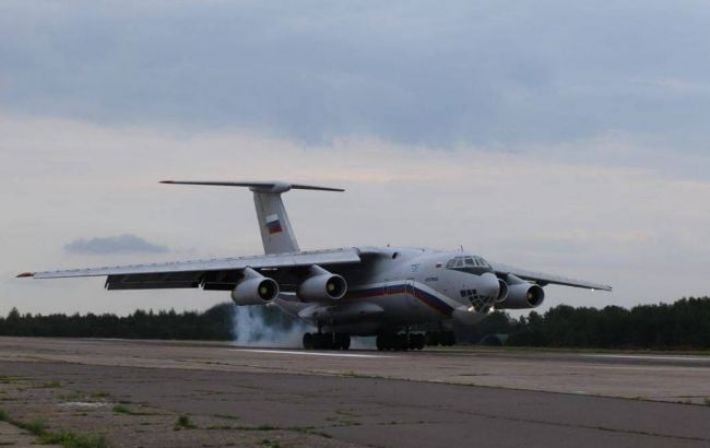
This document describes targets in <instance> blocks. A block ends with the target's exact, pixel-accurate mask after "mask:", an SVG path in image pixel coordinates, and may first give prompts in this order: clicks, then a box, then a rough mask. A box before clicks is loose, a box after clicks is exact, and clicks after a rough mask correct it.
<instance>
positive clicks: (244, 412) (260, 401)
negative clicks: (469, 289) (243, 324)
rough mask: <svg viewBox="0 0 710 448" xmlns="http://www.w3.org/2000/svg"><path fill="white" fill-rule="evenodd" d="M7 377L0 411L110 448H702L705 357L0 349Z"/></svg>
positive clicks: (223, 347)
mask: <svg viewBox="0 0 710 448" xmlns="http://www.w3.org/2000/svg"><path fill="white" fill-rule="evenodd" d="M0 372H1V373H0V375H2V376H0V379H2V377H6V378H14V380H12V381H9V382H8V381H5V382H3V381H0V391H2V394H0V409H3V410H5V411H6V412H7V413H8V414H11V415H13V416H17V418H18V419H31V418H36V417H37V416H44V417H45V418H47V420H48V421H49V422H51V423H52V425H55V426H56V427H62V428H65V427H68V428H70V429H72V428H73V429H75V430H83V431H87V430H89V431H91V432H102V433H105V434H106V437H107V439H108V441H109V444H110V446H185V447H188V446H281V447H299V446H303V447H306V446H309V447H310V446H324V447H326V446H327V447H331V446H332V447H346V446H376V447H395V446H396V447H400V446H417V447H438V446H444V445H454V444H461V443H465V444H467V445H469V444H470V445H473V444H478V445H482V446H491V447H508V446H522V445H525V446H541V445H545V446H550V447H557V446H560V447H562V446H565V447H566V446H570V445H574V446H575V447H587V446H589V447H597V446H601V445H604V446H605V447H615V446H624V447H627V446H644V447H656V446H658V447H661V446H662V447H666V446H705V447H707V446H710V425H708V424H707V422H708V421H710V406H706V405H705V400H706V399H708V398H710V381H709V380H710V357H704V356H692V355H679V356H673V355H658V356H656V355H646V354H621V353H620V354H591V353H589V354H587V353H581V354H578V353H544V352H533V351H524V352H514V351H508V350H502V349H501V350H491V349H486V350H483V349H477V350H451V351H431V352H426V351H425V352H421V353H392V352H387V353H381V352H376V351H355V352H345V353H340V352H305V351H301V350H291V349H274V350H270V349H265V348H246V347H234V346H231V345H229V344H220V343H191V342H155V341H116V340H62V339H23V338H0ZM46 384H60V385H61V386H59V387H51V388H50V387H40V386H42V385H46ZM92 397H93V398H92ZM8 398H9V400H8ZM119 402H122V403H125V405H126V406H128V407H130V408H131V410H132V413H129V414H125V413H117V412H114V411H113V409H114V406H115V404H116V403H119ZM688 403H694V404H688ZM78 409H80V412H79V411H78ZM181 414H185V415H189V416H190V419H191V421H193V422H194V423H195V425H196V426H197V427H196V428H194V429H190V430H181V431H175V429H176V428H175V427H174V425H175V421H176V416H178V415H181ZM230 444H231V445H230Z"/></svg>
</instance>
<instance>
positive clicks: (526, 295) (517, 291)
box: [496, 274, 545, 310]
mask: <svg viewBox="0 0 710 448" xmlns="http://www.w3.org/2000/svg"><path fill="white" fill-rule="evenodd" d="M505 280H506V281H505V282H501V285H502V284H507V291H508V294H507V296H506V297H505V298H504V299H502V300H499V301H497V302H496V308H497V309H499V310H500V309H509V310H515V309H525V308H537V307H538V306H540V305H542V302H544V301H545V291H543V289H542V288H541V287H540V286H539V285H536V284H534V283H530V282H526V281H525V280H522V279H521V278H519V277H516V276H515V275H512V274H508V275H507V276H506V277H505ZM500 296H501V294H499V297H500Z"/></svg>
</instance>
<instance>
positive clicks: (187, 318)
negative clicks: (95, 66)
mask: <svg viewBox="0 0 710 448" xmlns="http://www.w3.org/2000/svg"><path fill="white" fill-rule="evenodd" d="M250 311H251V313H250V315H251V318H252V319H253V318H258V319H261V320H262V321H263V325H264V326H265V327H267V328H274V329H276V330H278V329H283V330H284V331H289V330H291V329H292V328H293V325H294V322H293V321H291V320H290V319H289V318H286V317H285V316H284V314H283V313H281V312H280V311H279V310H277V309H275V308H273V307H257V308H254V309H252V310H250ZM454 330H455V332H456V334H457V340H458V341H459V343H463V344H475V343H484V344H485V343H487V344H505V345H512V346H535V347H590V348H616V349H618V348H644V349H707V348H710V297H703V298H688V299H681V300H678V301H676V302H675V303H672V304H657V305H639V306H636V307H634V308H632V309H630V310H629V309H625V308H621V307H617V306H608V307H605V308H602V309H595V308H574V307H571V306H568V305H559V306H556V307H554V308H551V309H549V310H548V311H546V312H545V313H544V314H540V313H537V312H535V311H533V312H531V313H530V314H529V315H528V316H527V317H521V318H519V319H513V318H511V317H510V316H509V315H508V314H507V313H504V312H500V311H498V312H495V313H493V314H491V315H490V316H489V317H487V318H486V319H485V320H484V321H483V322H481V323H480V324H478V325H477V326H473V327H467V326H462V325H455V327H454ZM234 331H235V322H234V305H232V304H231V303H224V304H220V305H216V306H214V307H212V308H210V309H208V310H207V311H205V312H202V313H197V312H182V313H176V312H175V311H160V312H153V311H142V310H138V311H136V312H134V313H132V314H130V315H128V316H123V317H119V316H116V315H113V314H101V315H95V314H85V315H80V314H74V315H69V316H68V315H64V314H51V315H46V316H45V315H32V314H22V313H20V312H19V311H18V310H17V309H13V310H11V311H10V313H9V314H8V315H7V316H6V317H4V318H3V317H0V335H3V336H54V337H97V338H136V339H202V340H231V339H233V338H234V337H235V334H234Z"/></svg>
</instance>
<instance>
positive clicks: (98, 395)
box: [91, 390, 111, 398]
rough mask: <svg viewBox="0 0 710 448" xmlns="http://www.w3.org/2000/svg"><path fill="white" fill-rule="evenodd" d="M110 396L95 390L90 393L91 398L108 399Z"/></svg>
mask: <svg viewBox="0 0 710 448" xmlns="http://www.w3.org/2000/svg"><path fill="white" fill-rule="evenodd" d="M110 396H111V394H109V393H108V392H104V391H102V390H95V391H93V392H91V398H109V397H110Z"/></svg>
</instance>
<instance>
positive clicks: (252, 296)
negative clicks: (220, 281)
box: [232, 268, 279, 305]
mask: <svg viewBox="0 0 710 448" xmlns="http://www.w3.org/2000/svg"><path fill="white" fill-rule="evenodd" d="M243 273H244V278H243V279H242V280H241V281H240V282H239V283H237V286H236V287H235V288H234V289H233V290H232V300H233V301H234V303H236V304H237V305H264V304H266V303H267V302H270V301H271V300H273V299H275V298H276V297H278V295H279V284H278V283H276V281H274V280H273V279H271V278H268V277H264V276H263V275H261V274H259V273H258V272H256V271H255V270H253V269H251V268H246V269H244V271H243Z"/></svg>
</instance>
